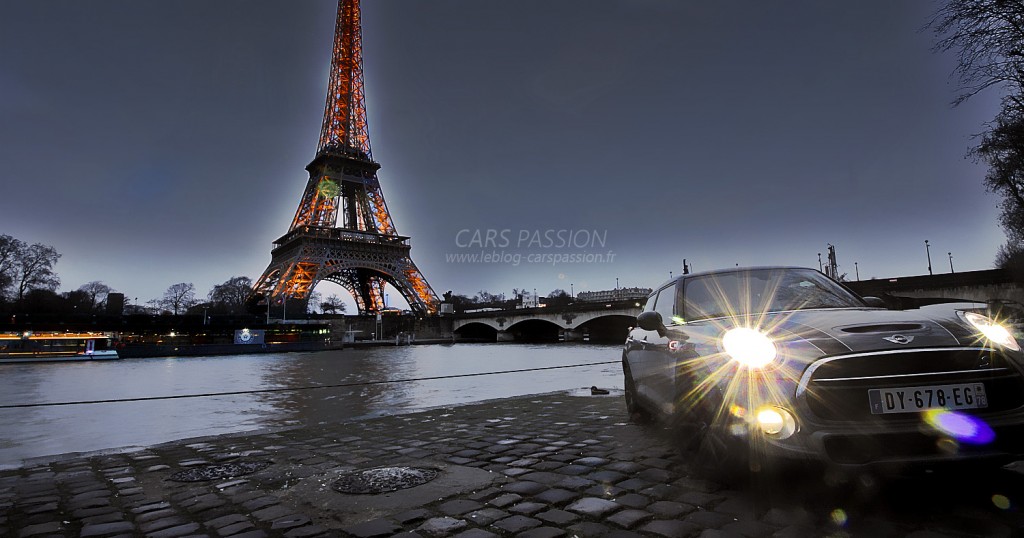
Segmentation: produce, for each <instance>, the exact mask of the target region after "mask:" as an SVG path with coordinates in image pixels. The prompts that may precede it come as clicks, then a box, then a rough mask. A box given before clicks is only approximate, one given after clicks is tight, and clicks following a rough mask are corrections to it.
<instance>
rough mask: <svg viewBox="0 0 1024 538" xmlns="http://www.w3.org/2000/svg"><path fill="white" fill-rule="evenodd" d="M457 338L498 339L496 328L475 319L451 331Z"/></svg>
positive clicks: (489, 340) (492, 340) (493, 340)
mask: <svg viewBox="0 0 1024 538" xmlns="http://www.w3.org/2000/svg"><path fill="white" fill-rule="evenodd" d="M453 332H454V333H455V334H456V335H457V336H458V337H459V338H461V339H466V340H486V341H488V342H496V341H497V340H498V328H497V327H494V326H493V325H490V324H487V323H484V322H482V321H476V322H473V323H467V324H465V325H462V326H460V327H458V328H457V329H455V330H454V331H453Z"/></svg>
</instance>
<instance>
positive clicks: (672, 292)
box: [654, 285, 676, 325]
mask: <svg viewBox="0 0 1024 538" xmlns="http://www.w3.org/2000/svg"><path fill="white" fill-rule="evenodd" d="M675 305H676V287H675V285H671V286H669V287H667V288H663V289H661V290H660V291H659V292H658V300H657V302H655V303H654V310H656V311H657V312H658V313H659V314H661V322H662V323H664V324H665V325H672V324H673V323H675V321H673V319H672V318H673V316H675Z"/></svg>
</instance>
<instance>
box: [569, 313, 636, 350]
mask: <svg viewBox="0 0 1024 538" xmlns="http://www.w3.org/2000/svg"><path fill="white" fill-rule="evenodd" d="M635 325H636V316H630V315H627V314H618V313H616V314H602V315H599V316H595V317H593V318H590V319H588V320H587V321H584V322H583V323H580V324H579V325H577V326H576V330H577V331H579V332H581V333H582V337H583V340H585V341H589V342H594V343H600V344H621V343H623V342H625V341H626V335H627V334H628V333H629V328H630V327H634V326H635Z"/></svg>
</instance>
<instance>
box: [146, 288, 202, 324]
mask: <svg viewBox="0 0 1024 538" xmlns="http://www.w3.org/2000/svg"><path fill="white" fill-rule="evenodd" d="M152 302H154V303H155V304H157V305H159V306H161V307H162V308H165V309H167V310H170V311H171V312H172V313H174V315H175V316H177V315H178V312H184V311H186V310H188V309H189V307H190V306H192V305H194V304H196V287H195V286H193V285H192V283H191V282H181V283H178V284H172V285H171V286H170V287H169V288H167V291H165V292H164V296H163V297H161V298H160V299H155V300H154V301H152Z"/></svg>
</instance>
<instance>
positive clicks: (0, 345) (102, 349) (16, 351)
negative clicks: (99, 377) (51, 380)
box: [0, 331, 120, 364]
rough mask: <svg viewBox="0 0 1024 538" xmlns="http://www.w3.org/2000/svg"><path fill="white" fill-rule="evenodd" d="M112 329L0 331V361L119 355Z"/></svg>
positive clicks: (72, 359) (94, 357)
mask: <svg viewBox="0 0 1024 538" xmlns="http://www.w3.org/2000/svg"><path fill="white" fill-rule="evenodd" d="M119 358H120V357H119V356H118V354H117V349H116V348H115V346H114V337H113V334H112V333H101V332H78V333H71V332H33V331H25V332H20V333H17V332H7V333H0V364H6V363H20V362H65V361H98V360H113V359H119Z"/></svg>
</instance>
